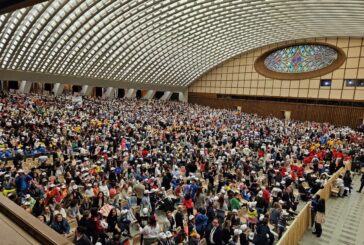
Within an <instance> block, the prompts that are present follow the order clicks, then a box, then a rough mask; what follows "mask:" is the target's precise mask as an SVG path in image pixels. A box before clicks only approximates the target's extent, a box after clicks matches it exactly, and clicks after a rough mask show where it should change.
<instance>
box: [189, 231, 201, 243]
mask: <svg viewBox="0 0 364 245" xmlns="http://www.w3.org/2000/svg"><path fill="white" fill-rule="evenodd" d="M199 244H200V235H199V234H198V233H193V234H192V235H191V237H190V239H189V240H188V245H199Z"/></svg>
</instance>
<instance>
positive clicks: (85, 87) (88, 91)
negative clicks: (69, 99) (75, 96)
mask: <svg viewBox="0 0 364 245" xmlns="http://www.w3.org/2000/svg"><path fill="white" fill-rule="evenodd" d="M92 89H93V87H92V86H90V85H83V86H82V89H81V92H80V94H81V95H86V96H90V95H91V92H92Z"/></svg>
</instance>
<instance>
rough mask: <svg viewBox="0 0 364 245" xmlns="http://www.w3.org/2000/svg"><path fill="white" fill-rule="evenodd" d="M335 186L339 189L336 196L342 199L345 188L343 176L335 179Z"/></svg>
mask: <svg viewBox="0 0 364 245" xmlns="http://www.w3.org/2000/svg"><path fill="white" fill-rule="evenodd" d="M336 186H337V187H338V188H339V193H338V196H339V197H344V191H345V186H344V180H343V176H342V175H341V174H340V175H339V177H338V178H337V179H336Z"/></svg>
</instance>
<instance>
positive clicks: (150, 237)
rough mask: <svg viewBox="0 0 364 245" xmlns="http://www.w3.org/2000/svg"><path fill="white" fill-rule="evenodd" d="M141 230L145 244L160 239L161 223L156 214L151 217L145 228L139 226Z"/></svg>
mask: <svg viewBox="0 0 364 245" xmlns="http://www.w3.org/2000/svg"><path fill="white" fill-rule="evenodd" d="M139 232H140V234H141V235H143V241H144V243H143V244H144V245H151V244H153V243H154V242H156V241H157V240H158V235H159V233H160V228H159V224H158V222H157V220H156V218H155V217H154V216H151V217H150V218H149V222H148V225H146V226H145V227H144V228H142V227H139Z"/></svg>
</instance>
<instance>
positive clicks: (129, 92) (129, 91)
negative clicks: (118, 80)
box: [125, 88, 137, 99]
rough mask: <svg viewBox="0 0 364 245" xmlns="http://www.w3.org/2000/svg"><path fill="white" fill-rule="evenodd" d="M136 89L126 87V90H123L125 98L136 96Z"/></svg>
mask: <svg viewBox="0 0 364 245" xmlns="http://www.w3.org/2000/svg"><path fill="white" fill-rule="evenodd" d="M136 92H137V91H136V89H133V88H131V89H126V92H125V98H127V99H132V98H135V97H136Z"/></svg>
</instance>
